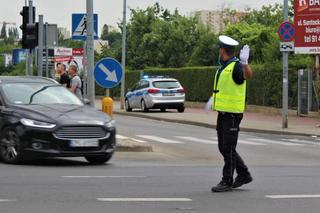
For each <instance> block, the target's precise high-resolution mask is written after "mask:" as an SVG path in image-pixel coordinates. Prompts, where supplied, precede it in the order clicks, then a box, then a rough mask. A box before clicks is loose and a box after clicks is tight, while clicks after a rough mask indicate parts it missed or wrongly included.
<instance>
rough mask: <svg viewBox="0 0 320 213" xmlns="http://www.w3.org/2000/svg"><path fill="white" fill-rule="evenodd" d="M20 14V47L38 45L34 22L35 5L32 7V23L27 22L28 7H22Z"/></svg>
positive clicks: (36, 28)
mask: <svg viewBox="0 0 320 213" xmlns="http://www.w3.org/2000/svg"><path fill="white" fill-rule="evenodd" d="M20 15H21V16H22V25H21V26H20V29H21V30H22V48H23V49H33V48H35V47H36V46H37V45H38V23H35V15H36V14H35V7H32V23H31V24H29V7H23V9H22V11H21V12H20Z"/></svg>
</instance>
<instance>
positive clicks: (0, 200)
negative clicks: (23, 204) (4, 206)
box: [0, 199, 17, 202]
mask: <svg viewBox="0 0 320 213" xmlns="http://www.w3.org/2000/svg"><path fill="white" fill-rule="evenodd" d="M16 201H17V200H15V199H0V202H16Z"/></svg>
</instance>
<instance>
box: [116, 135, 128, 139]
mask: <svg viewBox="0 0 320 213" xmlns="http://www.w3.org/2000/svg"><path fill="white" fill-rule="evenodd" d="M116 138H117V139H120V140H121V139H122V140H125V139H129V137H126V136H123V135H116Z"/></svg>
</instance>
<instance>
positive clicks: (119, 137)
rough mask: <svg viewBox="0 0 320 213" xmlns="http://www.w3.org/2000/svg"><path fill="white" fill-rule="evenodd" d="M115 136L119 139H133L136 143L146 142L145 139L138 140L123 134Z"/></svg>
mask: <svg viewBox="0 0 320 213" xmlns="http://www.w3.org/2000/svg"><path fill="white" fill-rule="evenodd" d="M116 138H117V139H119V140H129V139H130V140H133V141H135V142H138V143H147V142H146V141H143V140H138V139H135V138H129V137H127V136H123V135H116Z"/></svg>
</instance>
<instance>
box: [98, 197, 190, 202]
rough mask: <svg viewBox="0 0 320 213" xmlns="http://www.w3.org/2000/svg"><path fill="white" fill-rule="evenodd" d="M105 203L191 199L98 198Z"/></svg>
mask: <svg viewBox="0 0 320 213" xmlns="http://www.w3.org/2000/svg"><path fill="white" fill-rule="evenodd" d="M97 200H98V201H103V202H190V201H192V199H190V198H97Z"/></svg>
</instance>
